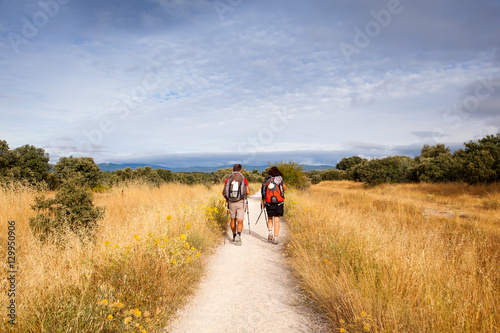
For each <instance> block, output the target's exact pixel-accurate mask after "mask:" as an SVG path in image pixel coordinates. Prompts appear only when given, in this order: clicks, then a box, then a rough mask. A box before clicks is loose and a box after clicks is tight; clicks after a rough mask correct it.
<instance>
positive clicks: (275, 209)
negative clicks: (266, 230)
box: [266, 203, 285, 217]
mask: <svg viewBox="0 0 500 333" xmlns="http://www.w3.org/2000/svg"><path fill="white" fill-rule="evenodd" d="M284 205H285V204H284V203H282V204H281V205H276V204H271V205H269V206H266V211H267V216H268V217H273V216H283V206H284Z"/></svg>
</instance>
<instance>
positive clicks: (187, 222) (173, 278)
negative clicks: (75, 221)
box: [0, 184, 225, 332]
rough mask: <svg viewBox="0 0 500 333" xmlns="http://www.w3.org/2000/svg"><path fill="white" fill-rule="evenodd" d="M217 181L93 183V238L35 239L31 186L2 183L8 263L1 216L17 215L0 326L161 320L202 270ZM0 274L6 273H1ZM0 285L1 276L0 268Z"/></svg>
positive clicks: (69, 327) (160, 323) (98, 327)
mask: <svg viewBox="0 0 500 333" xmlns="http://www.w3.org/2000/svg"><path fill="white" fill-rule="evenodd" d="M219 192H220V188H219V187H213V188H212V189H207V188H206V187H205V186H203V185H199V186H187V185H178V184H165V185H162V186H161V187H159V188H154V187H150V186H146V185H141V184H133V185H129V186H126V187H115V188H113V189H111V191H109V192H105V193H95V194H94V204H96V205H97V206H101V207H105V209H106V213H105V217H104V219H103V220H101V221H100V222H99V227H98V231H97V240H96V242H95V244H90V245H86V246H84V245H82V243H81V242H80V241H79V240H78V238H77V237H71V236H68V237H67V238H66V239H65V242H64V244H63V245H62V246H61V245H54V244H41V243H40V242H39V241H38V240H37V239H36V238H34V236H32V234H31V233H30V230H29V218H30V217H32V216H34V215H35V212H34V211H33V210H31V209H30V205H32V204H33V203H34V197H35V195H36V192H34V191H32V190H29V189H27V188H14V189H3V190H0V221H2V222H1V224H0V226H1V227H0V257H1V258H3V259H2V262H1V263H0V265H2V271H3V272H6V271H7V270H8V268H7V259H6V258H7V254H6V250H7V221H11V220H13V221H15V222H16V224H15V228H16V229H15V233H16V264H17V265H18V273H17V277H16V279H17V280H16V297H15V299H16V305H17V313H16V314H17V318H16V322H17V324H18V326H17V327H15V328H12V327H11V326H10V325H9V324H5V322H6V320H7V319H8V318H7V317H6V313H7V310H6V308H5V306H4V305H5V304H7V302H8V301H9V299H8V297H7V294H6V293H1V295H0V303H1V304H2V308H3V309H4V310H2V313H1V315H0V316H1V317H2V324H1V326H0V331H5V330H12V331H15V332H19V331H20V332H129V331H130V332H150V331H155V330H157V329H158V328H161V327H164V325H165V324H166V322H167V320H168V319H169V316H170V315H171V314H172V313H173V312H174V311H175V310H176V309H177V307H178V306H179V305H181V304H182V302H183V301H184V299H185V297H186V296H187V295H189V294H190V293H191V292H192V291H193V288H195V287H196V282H197V281H198V279H199V277H200V273H201V270H202V261H203V256H205V255H206V254H207V253H210V250H211V248H212V246H213V245H214V244H216V243H218V242H220V234H221V232H220V231H218V229H217V222H216V221H217V220H219V223H220V220H221V219H222V221H224V217H225V211H223V209H221V208H223V204H222V203H221V202H220V201H219V198H220V194H219ZM2 275H3V276H4V277H5V276H6V274H2ZM1 283H2V286H1V288H2V290H7V281H6V279H4V278H2V280H1Z"/></svg>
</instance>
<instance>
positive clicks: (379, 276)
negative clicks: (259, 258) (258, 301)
mask: <svg viewBox="0 0 500 333" xmlns="http://www.w3.org/2000/svg"><path fill="white" fill-rule="evenodd" d="M498 190H499V186H498V185H496V186H493V185H490V186H488V187H484V188H483V187H470V186H463V185H460V184H445V185H436V184H421V185H390V186H389V185H384V186H380V187H375V188H371V189H366V188H364V187H363V185H362V184H359V183H353V182H325V183H320V184H319V185H316V186H313V187H312V188H311V189H310V190H309V191H308V192H299V191H294V192H292V194H291V195H289V196H288V208H287V219H288V221H289V224H290V228H291V239H290V243H289V245H288V252H289V253H290V256H291V258H290V259H291V262H292V265H293V266H294V268H295V271H296V274H297V275H298V276H299V277H300V279H301V281H302V283H303V286H304V289H305V290H307V291H308V292H309V293H310V294H311V296H312V297H313V298H314V299H316V301H317V303H318V304H319V306H320V307H321V308H322V310H323V311H324V312H326V313H327V314H328V316H329V318H330V319H331V321H332V324H333V325H334V326H335V327H337V328H338V329H339V330H343V331H346V332H358V331H361V332H362V331H371V332H457V331H460V332H496V331H500V312H499V309H500V267H499V265H498V262H500V219H499V217H498V214H495V212H494V210H491V209H484V208H483V203H482V202H483V200H484V198H485V197H488V198H490V199H489V200H492V199H491V198H493V200H498V198H500V194H499V191H498Z"/></svg>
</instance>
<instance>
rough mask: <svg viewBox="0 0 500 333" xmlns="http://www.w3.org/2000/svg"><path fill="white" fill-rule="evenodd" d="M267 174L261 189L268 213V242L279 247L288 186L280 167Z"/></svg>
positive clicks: (270, 170) (274, 167)
mask: <svg viewBox="0 0 500 333" xmlns="http://www.w3.org/2000/svg"><path fill="white" fill-rule="evenodd" d="M267 173H268V175H269V176H268V177H266V179H265V180H264V183H263V184H262V188H261V194H262V204H263V205H264V206H265V207H266V211H267V230H269V235H268V237H267V241H268V242H270V243H271V242H272V243H273V244H275V245H277V244H278V235H279V233H280V217H281V216H283V205H284V201H285V191H286V185H285V183H284V181H283V173H282V172H281V171H280V169H278V167H276V166H273V167H271V169H269V171H268V172H267ZM273 229H274V232H273Z"/></svg>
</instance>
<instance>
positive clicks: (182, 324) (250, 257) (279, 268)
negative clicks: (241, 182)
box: [166, 193, 328, 333]
mask: <svg viewBox="0 0 500 333" xmlns="http://www.w3.org/2000/svg"><path fill="white" fill-rule="evenodd" d="M248 201H249V207H250V209H249V212H250V229H251V233H249V230H248V220H247V215H245V219H244V228H243V232H242V237H241V239H242V243H243V244H242V246H236V245H234V244H233V242H232V241H230V240H229V238H228V239H226V244H225V245H221V246H220V247H219V248H218V249H217V251H216V253H215V254H214V255H213V256H212V257H211V258H210V259H209V262H208V263H207V267H206V273H205V276H204V277H203V278H202V282H201V283H200V285H199V288H198V290H197V292H196V293H195V295H194V296H192V297H191V298H190V300H189V302H188V304H187V305H186V306H185V307H184V308H183V309H181V310H180V311H179V312H178V313H177V315H176V318H175V319H174V320H173V321H172V322H171V323H170V325H169V326H168V327H167V328H166V331H167V332H174V333H175V332H196V333H205V332H289V333H290V332H328V329H327V326H326V325H325V324H324V322H323V321H322V320H321V319H320V318H319V317H318V316H317V315H315V314H313V313H312V312H311V311H309V309H308V308H307V307H306V306H305V301H304V300H305V298H304V297H303V295H301V293H300V290H299V288H298V287H297V284H296V281H294V278H293V277H292V275H291V271H290V267H289V266H288V264H287V262H286V259H285V257H284V254H283V253H284V245H283V241H284V240H286V238H287V235H288V230H287V227H286V224H284V223H283V222H282V223H281V231H280V237H279V241H280V244H278V245H273V244H271V243H268V242H267V226H266V222H265V218H264V214H262V216H261V217H260V220H259V222H258V224H257V225H255V221H256V220H257V216H258V215H259V213H260V194H259V193H257V194H255V195H252V196H251V197H249V200H248ZM285 204H286V203H285ZM228 231H229V234H231V230H230V228H228ZM231 239H232V236H231Z"/></svg>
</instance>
